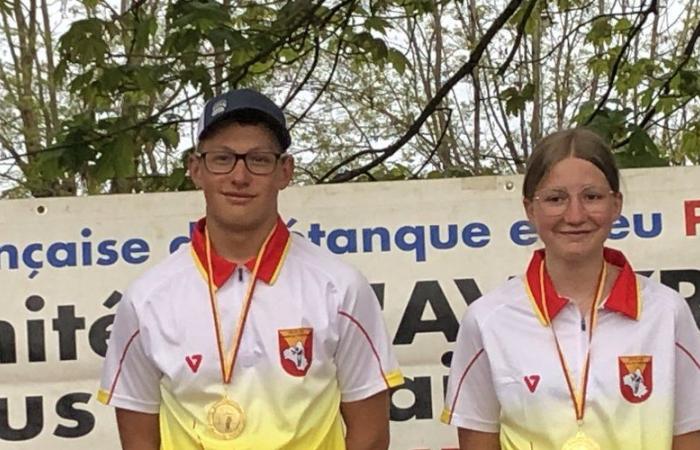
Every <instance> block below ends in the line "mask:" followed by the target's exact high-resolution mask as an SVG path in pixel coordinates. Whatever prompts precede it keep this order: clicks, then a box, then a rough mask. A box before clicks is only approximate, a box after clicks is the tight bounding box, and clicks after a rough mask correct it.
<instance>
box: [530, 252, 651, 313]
mask: <svg viewBox="0 0 700 450" xmlns="http://www.w3.org/2000/svg"><path fill="white" fill-rule="evenodd" d="M544 254H545V253H544V249H539V250H535V252H534V254H533V255H532V259H531V260H530V265H529V266H528V268H527V272H526V273H525V285H526V287H527V291H528V296H529V297H530V300H531V301H532V304H533V309H534V310H535V312H536V313H537V316H538V317H539V318H540V321H542V323H543V324H544V325H545V326H546V325H549V321H548V320H547V316H546V314H545V308H544V304H543V301H544V299H542V298H541V289H540V264H542V261H543V260H544ZM603 258H604V259H605V261H606V262H607V263H609V264H612V265H614V266H617V267H619V268H620V269H621V270H620V273H619V275H618V276H617V279H616V280H615V283H614V284H613V287H612V290H611V291H610V294H609V295H608V299H607V300H606V301H605V304H604V305H603V307H604V308H605V309H608V310H610V311H615V312H618V313H620V314H624V315H625V316H627V317H629V318H630V319H634V320H639V317H640V315H641V310H642V299H641V296H640V294H639V286H638V282H637V276H636V274H635V273H634V271H633V270H632V266H630V264H629V262H627V259H626V258H625V255H623V254H622V252H619V251H617V250H613V249H611V248H607V247H605V248H604V249H603ZM543 281H544V293H545V298H546V301H547V311H548V312H549V319H554V317H556V315H557V314H558V313H559V311H561V310H562V308H564V306H566V304H567V303H569V300H567V299H566V298H563V297H560V296H559V294H557V291H556V290H555V289H554V285H553V284H552V280H551V279H550V278H549V274H548V273H547V269H546V267H545V270H544V277H543Z"/></svg>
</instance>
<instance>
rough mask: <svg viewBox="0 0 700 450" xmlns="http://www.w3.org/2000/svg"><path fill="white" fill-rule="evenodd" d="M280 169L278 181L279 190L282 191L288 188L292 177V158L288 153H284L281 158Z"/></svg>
mask: <svg viewBox="0 0 700 450" xmlns="http://www.w3.org/2000/svg"><path fill="white" fill-rule="evenodd" d="M280 165H281V166H282V167H280V169H281V172H282V176H281V179H280V184H279V186H278V187H279V190H282V189H284V188H286V187H287V186H289V183H291V182H292V178H293V177H294V157H293V156H292V155H290V154H288V153H285V154H283V155H282V157H281V161H280Z"/></svg>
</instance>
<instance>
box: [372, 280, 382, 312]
mask: <svg viewBox="0 0 700 450" xmlns="http://www.w3.org/2000/svg"><path fill="white" fill-rule="evenodd" d="M372 290H373V291H374V295H376V296H377V300H379V307H380V308H381V309H384V283H376V284H372Z"/></svg>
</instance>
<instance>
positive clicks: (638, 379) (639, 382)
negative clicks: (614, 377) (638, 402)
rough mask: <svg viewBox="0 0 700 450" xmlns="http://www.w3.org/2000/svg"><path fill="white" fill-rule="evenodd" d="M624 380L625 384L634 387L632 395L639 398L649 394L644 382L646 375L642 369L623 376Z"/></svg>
mask: <svg viewBox="0 0 700 450" xmlns="http://www.w3.org/2000/svg"><path fill="white" fill-rule="evenodd" d="M622 382H623V383H624V384H625V386H629V388H630V389H632V395H634V396H635V397H637V398H642V397H644V396H645V395H647V392H649V390H648V389H647V387H646V385H645V384H644V376H643V375H642V371H641V370H639V369H637V370H635V371H634V372H630V373H628V374H627V375H625V376H624V377H622Z"/></svg>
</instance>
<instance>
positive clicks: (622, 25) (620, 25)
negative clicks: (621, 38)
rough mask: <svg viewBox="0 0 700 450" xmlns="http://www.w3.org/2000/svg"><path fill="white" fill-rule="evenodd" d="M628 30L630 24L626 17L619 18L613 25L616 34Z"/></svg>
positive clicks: (630, 26)
mask: <svg viewBox="0 0 700 450" xmlns="http://www.w3.org/2000/svg"><path fill="white" fill-rule="evenodd" d="M630 28H632V22H630V21H629V20H628V19H627V18H626V17H623V18H621V19H620V20H618V21H617V23H616V24H615V31H617V32H625V31H627V30H629V29H630Z"/></svg>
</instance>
